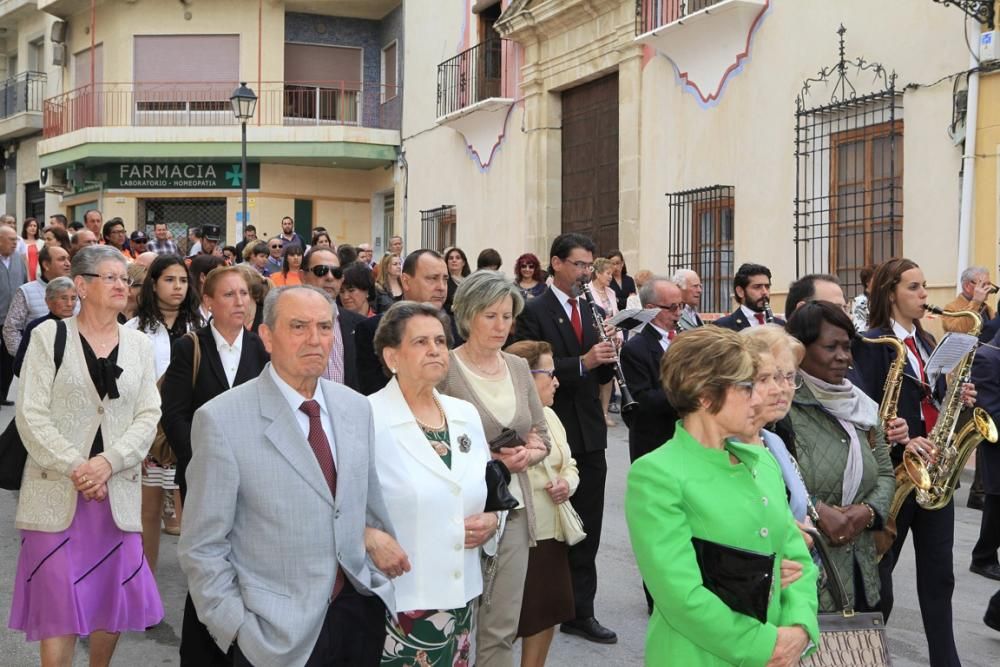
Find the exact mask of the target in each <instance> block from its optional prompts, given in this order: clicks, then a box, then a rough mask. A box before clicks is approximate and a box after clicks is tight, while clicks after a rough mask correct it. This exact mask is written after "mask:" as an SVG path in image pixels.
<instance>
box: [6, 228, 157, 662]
mask: <svg viewBox="0 0 1000 667" xmlns="http://www.w3.org/2000/svg"><path fill="white" fill-rule="evenodd" d="M125 267H126V264H125V258H124V257H123V256H122V255H121V253H119V252H118V251H117V250H115V249H114V248H113V247H111V246H90V247H87V248H85V249H83V250H81V251H80V252H78V253H77V254H76V256H75V257H74V258H73V264H72V270H71V276H72V278H73V282H74V283H75V284H76V289H77V292H78V294H79V296H80V314H79V315H78V316H76V317H71V318H68V319H66V320H62V321H60V322H59V323H58V324H59V325H63V324H64V325H65V329H64V330H63V332H62V333H64V334H65V337H63V335H61V334H60V333H59V332H57V322H55V321H52V322H46V323H44V324H42V325H40V326H39V327H38V328H36V329H35V331H34V332H33V334H32V337H31V343H30V344H29V346H28V352H27V355H26V356H25V360H24V369H25V370H24V372H22V373H21V381H20V385H19V387H18V393H17V417H16V419H17V428H18V432H19V433H20V434H21V439H22V440H23V442H24V446H25V449H27V451H28V460H27V462H26V464H25V466H24V477H23V478H22V483H21V494H20V497H19V498H18V505H17V518H16V521H17V527H18V528H19V529H20V530H21V538H22V539H21V553H20V555H19V557H18V562H17V574H16V578H15V581H14V601H13V604H12V605H11V612H10V627H11V628H12V629H14V630H20V631H22V632H24V633H25V635H26V637H27V639H28V641H41V664H42V666H43V667H49V666H52V667H63V666H69V665H71V664H72V662H73V651H74V648H75V645H76V638H77V637H87V636H89V637H90V664H91V665H108V664H110V663H111V657H112V655H113V654H114V650H115V645H116V644H117V642H118V635H119V633H120V632H122V631H123V630H131V631H136V632H142V631H143V630H145V629H146V628H148V627H150V626H153V625H156V624H157V623H159V622H160V621H161V620H162V619H163V605H162V603H161V602H160V595H159V593H158V592H157V590H156V582H155V581H154V579H153V575H152V574H151V573H150V571H149V567H148V566H147V565H146V561H145V558H144V557H143V552H142V522H141V519H140V498H141V481H140V480H141V464H142V461H143V459H144V458H145V456H146V452H147V451H148V450H149V447H150V445H151V444H152V442H153V436H154V434H155V429H156V423H157V421H158V420H159V418H160V397H159V394H158V393H157V391H156V371H155V369H154V365H153V350H152V346H151V344H150V342H149V339H148V337H146V336H145V335H144V334H142V333H140V332H138V331H132V330H130V329H126V328H124V327H123V326H121V325H119V324H118V321H117V315H118V312H119V311H121V310H122V309H123V308H124V307H125V303H126V300H127V297H128V288H129V282H130V281H129V278H128V274H127V273H126V271H125ZM57 339H58V345H57ZM57 346H58V347H61V348H62V350H63V352H62V363H61V364H60V366H59V368H58V370H57V369H56V364H55V357H56V356H58V350H56V348H57ZM54 351H55V354H54Z"/></svg>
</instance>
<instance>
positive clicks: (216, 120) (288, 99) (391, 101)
mask: <svg viewBox="0 0 1000 667" xmlns="http://www.w3.org/2000/svg"><path fill="white" fill-rule="evenodd" d="M236 86H237V83H236V82H218V83H161V82H157V83H145V82H139V81H137V82H133V83H98V84H96V85H86V86H82V87H80V88H77V89H75V90H71V91H69V92H66V93H63V94H62V95H57V96H55V97H51V98H49V99H47V100H45V105H44V114H45V130H44V133H45V138H51V137H57V136H59V135H62V134H66V133H69V132H74V131H76V130H80V129H83V128H87V127H211V126H224V125H238V124H239V122H238V121H237V120H236V117H235V116H234V115H233V112H232V108H231V106H230V103H229V96H230V95H232V92H233V89H234V88H235V87H236ZM259 88H260V89H259V90H257V91H256V92H257V97H258V102H257V112H256V117H255V118H254V119H253V120H251V121H250V124H253V125H267V126H307V125H352V126H357V127H367V128H382V129H399V122H400V118H399V113H398V109H397V108H396V107H398V97H399V90H398V87H397V86H392V87H391V90H390V89H389V88H387V87H386V86H383V85H380V84H369V83H361V82H354V81H327V82H308V83H305V82H292V81H265V82H263V83H261V84H259Z"/></svg>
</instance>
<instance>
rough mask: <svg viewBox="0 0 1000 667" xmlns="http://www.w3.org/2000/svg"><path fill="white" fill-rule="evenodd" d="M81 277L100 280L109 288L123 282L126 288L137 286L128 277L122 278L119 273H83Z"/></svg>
mask: <svg viewBox="0 0 1000 667" xmlns="http://www.w3.org/2000/svg"><path fill="white" fill-rule="evenodd" d="M80 275H81V276H87V277H88V278H100V279H101V282H102V283H104V284H105V285H108V286H113V285H114V284H115V283H116V282H122V283H124V284H125V286H126V287H131V286H132V285H134V284H135V281H134V280H132V279H131V278H129V277H128V276H122V275H119V274H117V273H81V274H80Z"/></svg>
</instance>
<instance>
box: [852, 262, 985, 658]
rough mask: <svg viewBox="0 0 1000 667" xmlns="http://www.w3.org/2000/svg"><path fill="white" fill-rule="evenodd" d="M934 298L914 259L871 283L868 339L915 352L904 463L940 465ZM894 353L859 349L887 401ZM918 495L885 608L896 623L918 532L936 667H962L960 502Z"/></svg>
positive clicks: (861, 368) (907, 508) (901, 526)
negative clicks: (956, 624)
mask: <svg viewBox="0 0 1000 667" xmlns="http://www.w3.org/2000/svg"><path fill="white" fill-rule="evenodd" d="M926 303H927V286H926V282H925V280H924V273H923V271H922V270H921V269H920V267H919V266H918V265H917V264H916V263H915V262H913V261H912V260H909V259H893V260H889V261H887V262H885V263H884V264H882V265H881V266H879V267H878V268H877V269H876V270H875V275H874V276H873V277H872V282H871V302H870V326H871V329H869V330H868V331H867V332H866V333H865V334H864V335H865V337H867V338H877V337H880V336H895V337H896V338H898V339H899V340H901V341H902V342H903V343H904V344H905V346H906V349H907V353H906V356H907V361H906V366H905V368H904V372H903V381H902V385H901V388H900V392H899V402H898V404H897V406H896V408H897V409H896V411H897V414H898V415H899V417H900V418H901V419H902V420H905V424H900V423H899V420H897V421H896V422H895V423H893V424H889V425H887V426H888V427H889V428H887V434H886V435H887V440H888V441H889V442H890V443H891V444H892V447H891V450H890V454H891V456H892V461H893V464H894V465H897V466H898V465H899V464H900V462H901V460H902V457H903V451H904V449H905V450H907V451H909V452H910V453H911V454H913V455H916V456H918V457H920V458H921V459H923V460H924V461H925V463H926V464H930V463H933V461H934V460H935V456H936V454H937V450H936V447H935V445H934V444H933V443H931V442H930V441H929V440H928V439H927V437H926V436H927V434H929V433H930V432H931V431H932V429H933V427H934V425H935V423H936V422H937V419H938V404H937V403H936V401H935V399H938V400H939V399H940V398H941V397H942V396H944V393H945V386H944V385H945V382H944V380H943V378H942V379H939V380H938V382H937V383H936V386H934V387H930V386H928V383H927V374H926V372H925V370H924V367H925V365H926V363H927V361H928V359H929V358H930V354H931V352H932V351H933V349H934V346H935V344H936V343H935V340H934V337H933V336H931V335H930V334H929V333H928V332H926V331H924V329H923V327H922V326H921V324H920V320H921V318H922V317H923V314H924V306H925V305H926ZM894 354H895V353H894V352H891V351H890V350H889V349H888V347H887V346H883V345H857V346H855V352H854V360H855V363H854V377H853V378H852V380H855V381H856V384H858V385H859V386H860V387H862V388H863V389H864V391H865V393H867V394H868V395H869V396H870V397H871V398H872V399H874V400H875V401H876V402H881V400H882V391H883V387H884V384H885V379H886V375H887V373H888V372H889V367H890V365H891V363H892V361H893V357H894ZM974 398H975V390H974V388H972V387H971V385H970V386H968V387H966V390H965V391H964V392H963V401H965V402H971V401H974ZM914 496H915V494H913V493H910V494H909V496H908V497H907V498H906V499H905V501H904V502H903V504H902V507H901V509H900V510H899V513H898V515H897V517H896V537H895V540H894V542H893V544H892V547H891V549H890V550H889V551H888V552H887V553H886V554H885V556H884V557H883V559H882V561H881V563H879V574H880V577H881V587H882V590H881V602H880V606H881V611H882V613H883V614H884V615H885V618H886V619H887V620H888V618H889V614H890V612H891V611H892V603H893V581H892V570H893V567H894V566H895V563H896V560H897V558H898V556H899V553H900V552H901V550H902V548H903V546H904V544H905V542H906V537H907V535H908V534H909V532H910V531H911V530H912V531H913V533H914V534H915V535H917V536H918V537H917V538H916V539H914V552H915V557H916V563H917V597H918V599H919V602H920V615H921V618H922V621H923V626H924V633H925V636H926V637H927V648H928V657H929V664H930V665H931V666H932V667H952V666H954V667H958V665H960V664H961V663H960V661H959V658H958V651H957V649H956V647H955V635H954V630H953V627H952V604H951V599H952V594H953V592H954V589H955V576H954V572H953V569H952V549H953V546H954V541H955V505H954V501H953V500H952V501H951V502H949V503H948V504H947V505H946V506H945V507H944V508H942V509H940V510H934V511H931V510H926V509H923V508H921V507H920V506H919V505H918V504H917V503H916V500H915V497H914Z"/></svg>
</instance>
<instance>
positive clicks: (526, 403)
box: [438, 350, 551, 546]
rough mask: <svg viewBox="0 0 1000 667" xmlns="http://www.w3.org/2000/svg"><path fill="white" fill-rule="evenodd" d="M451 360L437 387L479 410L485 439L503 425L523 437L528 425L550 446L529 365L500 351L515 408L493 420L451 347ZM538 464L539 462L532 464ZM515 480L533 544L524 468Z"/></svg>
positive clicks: (491, 437)
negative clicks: (506, 420) (509, 416)
mask: <svg viewBox="0 0 1000 667" xmlns="http://www.w3.org/2000/svg"><path fill="white" fill-rule="evenodd" d="M449 354H450V355H451V358H450V361H451V363H450V364H449V365H448V375H447V376H446V377H445V379H444V380H443V381H442V382H441V384H439V385H438V391H440V392H441V393H442V394H444V395H446V396H454V397H455V398H461V399H462V400H465V401H468V402H470V403H472V405H474V406H475V407H476V410H477V411H478V412H479V416H480V417H481V418H482V420H483V431H484V432H485V433H486V440H487V442H488V441H490V440H492V439H493V438H495V437H497V436H498V435H500V432H501V431H502V430H503V429H504V427H506V428H510V429H513V430H515V431H517V434H518V435H520V436H521V437H524V436H526V435H527V434H528V432H529V431H531V429H532V428H534V429H535V432H536V433H538V435H539V436H540V437H541V438H542V440H543V441H544V442H545V446H546V447H547V448H550V449H551V440H550V439H549V428H548V425H547V424H546V422H545V413H544V412H543V410H542V401H541V400H540V399H539V398H538V390H537V389H535V381H534V380H533V379H532V378H531V368H530V367H529V366H528V362H527V361H526V360H524V359H523V358H521V357H518V356H516V355H513V354H507V353H506V352H501V353H500V354H501V355H502V356H503V360H504V361H505V362H506V363H507V372H508V373H510V379H511V382H512V383H513V385H514V393H515V395H516V396H517V409H516V411H515V412H514V418H513V419H512V420H511V421H510V423H509V424H501V423H500V422H499V421H497V419H496V417H494V416H493V413H491V412H490V411H489V410H488V409H487V408H486V406H484V405H483V402H482V401H480V400H479V396H478V395H477V394H476V392H475V391H474V390H473V388H472V386H471V385H470V384H469V382H468V381H467V380H466V379H465V376H464V375H463V374H462V370H461V368H460V366H459V362H458V360H457V359H455V351H454V350H452V351H451V352H449ZM536 466H541V463H538V464H536ZM516 477H517V480H518V483H519V484H520V486H521V491H522V493H521V496H522V498H523V500H524V509H525V510H526V512H527V515H528V536H529V538H530V541H531V545H532V546H534V544H535V510H534V507H533V502H532V498H531V482H530V481H529V480H528V475H527V473H526V472H521V473H517V475H516Z"/></svg>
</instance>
